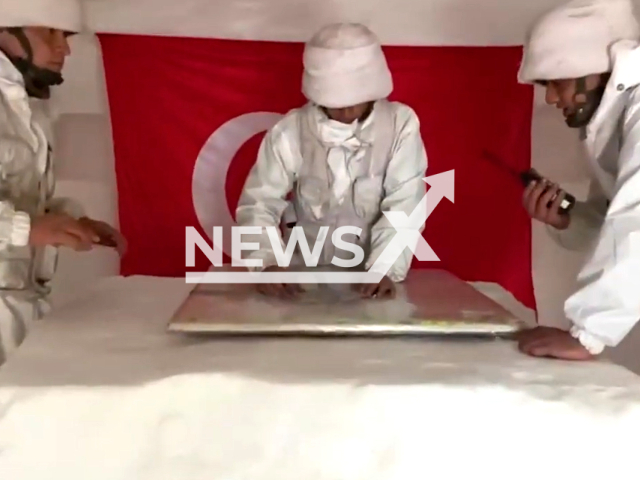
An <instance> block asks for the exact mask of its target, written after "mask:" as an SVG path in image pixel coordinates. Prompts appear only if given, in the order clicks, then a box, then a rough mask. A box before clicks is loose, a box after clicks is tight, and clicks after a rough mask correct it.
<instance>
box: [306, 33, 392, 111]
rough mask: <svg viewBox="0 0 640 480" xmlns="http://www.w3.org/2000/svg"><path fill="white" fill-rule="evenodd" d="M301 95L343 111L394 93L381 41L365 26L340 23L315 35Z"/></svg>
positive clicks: (307, 47) (321, 104)
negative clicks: (345, 108)
mask: <svg viewBox="0 0 640 480" xmlns="http://www.w3.org/2000/svg"><path fill="white" fill-rule="evenodd" d="M303 63H304V74H303V77H302V93H304V95H305V97H307V99H309V100H311V101H312V102H314V103H316V104H317V105H320V106H323V107H327V108H344V107H351V106H354V105H358V104H360V103H366V102H371V101H375V100H381V99H383V98H386V97H388V96H389V95H390V94H391V92H392V91H393V81H392V78H391V72H390V71H389V67H388V65H387V61H386V59H385V56H384V53H383V51H382V47H381V45H380V41H379V40H378V38H377V37H376V35H375V34H374V33H373V32H371V30H369V29H368V28H367V27H365V26H364V25H360V24H356V23H337V24H332V25H328V26H326V27H324V28H322V29H321V30H320V31H319V32H318V33H316V34H315V35H314V36H313V38H311V40H309V42H308V43H307V44H306V46H305V50H304V56H303Z"/></svg>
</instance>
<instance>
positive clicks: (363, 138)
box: [312, 108, 373, 199]
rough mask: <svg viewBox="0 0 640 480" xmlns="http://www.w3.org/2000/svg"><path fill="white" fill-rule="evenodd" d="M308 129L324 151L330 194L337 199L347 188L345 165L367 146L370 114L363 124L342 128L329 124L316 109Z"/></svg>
mask: <svg viewBox="0 0 640 480" xmlns="http://www.w3.org/2000/svg"><path fill="white" fill-rule="evenodd" d="M313 110H314V112H313V120H314V122H312V125H314V126H315V128H314V129H313V131H314V134H315V136H316V138H317V139H318V140H319V141H320V143H322V145H323V146H324V147H325V148H326V149H327V164H328V165H329V169H330V170H331V174H332V176H333V182H332V185H331V190H332V192H333V194H334V195H335V198H337V199H341V198H342V197H343V196H344V195H345V194H346V193H347V191H348V189H349V187H350V185H351V175H350V174H349V162H350V160H351V159H352V158H353V157H354V156H355V155H356V154H357V152H358V151H359V150H360V149H361V148H363V147H367V146H369V145H370V144H371V140H370V139H369V138H368V137H370V136H371V125H372V123H373V122H372V117H373V112H372V114H371V115H369V118H367V119H366V120H365V121H364V122H359V121H357V120H356V121H354V122H353V123H350V124H346V123H342V122H338V121H336V120H331V119H330V118H328V117H327V116H326V115H325V114H324V113H323V112H322V111H321V110H320V109H317V108H315V109H313Z"/></svg>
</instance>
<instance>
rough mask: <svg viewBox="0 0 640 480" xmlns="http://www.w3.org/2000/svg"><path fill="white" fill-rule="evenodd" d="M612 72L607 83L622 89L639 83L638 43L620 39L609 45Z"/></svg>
mask: <svg viewBox="0 0 640 480" xmlns="http://www.w3.org/2000/svg"><path fill="white" fill-rule="evenodd" d="M610 55H611V60H612V64H613V72H611V78H610V80H609V84H610V85H612V86H613V87H614V88H615V89H616V90H618V91H622V90H627V89H629V88H632V87H636V86H638V85H640V43H639V42H637V41H634V40H621V41H619V42H616V43H615V44H613V45H612V46H611V52H610Z"/></svg>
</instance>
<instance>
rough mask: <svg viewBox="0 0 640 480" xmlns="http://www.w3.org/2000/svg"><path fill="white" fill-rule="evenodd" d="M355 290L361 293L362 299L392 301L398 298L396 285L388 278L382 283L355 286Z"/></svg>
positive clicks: (381, 281)
mask: <svg viewBox="0 0 640 480" xmlns="http://www.w3.org/2000/svg"><path fill="white" fill-rule="evenodd" d="M354 288H355V289H356V290H357V291H359V292H360V295H361V296H362V298H384V299H391V298H395V296H396V285H395V283H393V282H392V281H391V279H390V278H389V277H386V276H385V277H384V278H383V279H382V280H380V283H363V284H359V285H354Z"/></svg>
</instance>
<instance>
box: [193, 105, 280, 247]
mask: <svg viewBox="0 0 640 480" xmlns="http://www.w3.org/2000/svg"><path fill="white" fill-rule="evenodd" d="M282 117H283V115H282V114H281V113H275V112H251V113H246V114H244V115H240V116H239V117H235V118H232V119H231V120H229V121H228V122H226V123H224V124H222V126H220V127H219V128H218V129H217V130H215V131H214V132H213V133H212V134H211V136H210V137H209V138H208V139H207V141H206V142H205V144H204V145H203V147H202V149H201V150H200V153H199V154H198V158H197V159H196V163H195V166H194V167H193V177H192V187H191V188H192V197H193V207H194V209H195V212H196V216H197V217H198V221H199V222H200V226H201V227H202V229H203V230H204V231H205V233H206V234H207V236H208V237H209V238H210V239H211V241H213V227H214V226H220V227H222V232H223V233H222V247H223V251H224V253H226V254H227V255H229V256H230V255H231V227H232V226H234V225H235V224H236V222H235V219H234V215H233V214H232V212H231V211H230V209H229V204H228V203H227V196H226V188H225V187H226V183H227V173H228V172H229V166H230V165H231V162H232V161H233V159H234V157H235V156H236V154H237V153H238V151H239V150H240V149H241V148H242V146H243V145H244V144H245V143H246V142H248V141H249V140H250V139H251V138H252V137H254V136H255V135H257V134H259V133H261V132H264V131H266V130H269V129H270V128H271V127H272V126H273V125H275V124H276V123H277V122H278V121H279V120H280V119H281V118H282Z"/></svg>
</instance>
